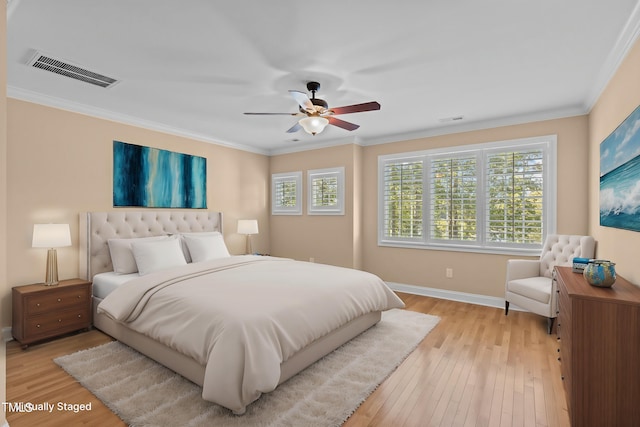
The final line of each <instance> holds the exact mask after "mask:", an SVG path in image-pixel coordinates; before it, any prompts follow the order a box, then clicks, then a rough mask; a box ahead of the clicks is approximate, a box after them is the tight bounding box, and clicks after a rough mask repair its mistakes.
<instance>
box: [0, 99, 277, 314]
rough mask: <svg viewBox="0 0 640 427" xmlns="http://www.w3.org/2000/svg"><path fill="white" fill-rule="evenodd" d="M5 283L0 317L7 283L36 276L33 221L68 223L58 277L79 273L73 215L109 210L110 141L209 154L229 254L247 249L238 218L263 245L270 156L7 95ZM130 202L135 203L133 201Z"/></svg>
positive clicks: (211, 195)
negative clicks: (249, 223) (247, 221)
mask: <svg viewBox="0 0 640 427" xmlns="http://www.w3.org/2000/svg"><path fill="white" fill-rule="evenodd" d="M8 123H9V126H8V138H7V139H8V150H7V151H8V158H9V159H10V162H9V164H8V168H7V173H8V179H7V182H8V194H7V203H8V206H9V208H8V215H7V222H8V224H11V227H9V229H8V234H7V242H8V245H9V247H11V251H9V253H8V255H7V262H8V266H9V267H8V269H7V281H6V283H7V285H6V287H5V289H4V292H3V295H2V324H4V325H9V324H10V323H11V317H10V313H11V302H10V288H11V287H12V286H16V285H21V284H27V283H34V282H42V281H43V280H44V274H45V260H46V251H45V250H41V249H37V248H31V234H32V230H33V224H34V223H46V222H54V223H55V222H61V223H69V224H70V225H71V237H72V241H73V246H72V247H69V248H60V249H58V264H59V275H60V279H66V278H72V277H76V276H77V275H78V214H79V213H80V212H83V211H104V210H111V209H113V197H112V196H113V189H112V180H113V175H112V173H113V171H112V169H113V160H112V159H113V140H118V141H123V142H128V143H132V144H138V145H145V146H151V147H156V148H160V149H167V150H172V151H177V152H181V153H187V154H195V155H198V156H204V157H206V158H207V204H208V209H209V210H220V211H222V212H224V224H225V240H226V242H227V245H228V246H229V250H230V251H231V252H232V253H236V254H240V253H244V251H245V239H244V236H240V235H238V234H236V224H237V220H238V219H241V218H255V219H258V223H259V226H260V234H259V235H257V236H254V240H253V244H254V248H256V250H259V251H265V252H266V251H268V250H269V243H268V242H269V227H268V226H266V225H267V224H268V222H269V212H268V207H269V203H268V194H269V188H268V185H269V182H268V175H269V158H268V157H267V156H263V155H259V154H253V153H248V152H245V151H240V150H235V149H231V148H227V147H222V146H218V145H213V144H210V143H205V142H199V141H194V140H190V139H187V138H181V137H177V136H173V135H168V134H164V133H160V132H154V131H150V130H147V129H142V128H138V127H134V126H128V125H124V124H120V123H116V122H112V121H108V120H102V119H98V118H94V117H89V116H85V115H81V114H76V113H71V112H68V111H64V110H60V109H55V108H49V107H45V106H42V105H38V104H33V103H28V102H24V101H19V100H15V99H11V98H10V99H8ZM134 209H135V208H134Z"/></svg>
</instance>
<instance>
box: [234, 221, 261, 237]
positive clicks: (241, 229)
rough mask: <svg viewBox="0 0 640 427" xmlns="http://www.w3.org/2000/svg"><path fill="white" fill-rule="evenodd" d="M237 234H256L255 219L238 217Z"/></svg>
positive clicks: (256, 224)
mask: <svg viewBox="0 0 640 427" xmlns="http://www.w3.org/2000/svg"><path fill="white" fill-rule="evenodd" d="M238 234H258V220H257V219H239V220H238Z"/></svg>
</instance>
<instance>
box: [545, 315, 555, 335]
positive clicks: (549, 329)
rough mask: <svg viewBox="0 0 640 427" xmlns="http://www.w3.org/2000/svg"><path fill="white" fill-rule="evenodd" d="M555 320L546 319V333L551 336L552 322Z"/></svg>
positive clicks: (551, 318)
mask: <svg viewBox="0 0 640 427" xmlns="http://www.w3.org/2000/svg"><path fill="white" fill-rule="evenodd" d="M554 320H556V318H555V317H549V318H547V333H548V334H549V335H551V330H552V329H553V322H554Z"/></svg>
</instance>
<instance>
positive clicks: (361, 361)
mask: <svg viewBox="0 0 640 427" xmlns="http://www.w3.org/2000/svg"><path fill="white" fill-rule="evenodd" d="M439 320H440V319H439V318H438V317H435V316H430V315H426V314H421V313H415V312H411V311H405V310H391V311H388V312H385V313H383V317H382V321H381V322H380V323H378V325H376V326H374V327H372V328H370V329H369V330H368V331H366V332H364V333H362V334H361V335H360V336H358V337H356V338H354V339H353V340H351V341H350V342H348V343H346V344H345V345H343V346H342V347H340V348H338V349H337V350H335V351H334V352H332V353H330V354H329V355H327V356H325V357H324V358H323V359H321V360H319V361H318V362H316V363H315V364H313V365H311V366H310V367H309V368H307V369H305V370H304V371H303V372H301V373H300V374H298V375H296V376H294V377H293V378H291V379H290V380H288V381H287V382H285V383H283V384H281V385H280V386H279V387H278V388H277V389H276V390H275V391H273V392H271V393H268V394H264V395H262V397H261V398H260V399H258V400H257V401H256V402H254V403H252V404H251V405H249V407H248V408H247V412H246V413H245V414H244V415H241V416H235V415H233V414H232V413H231V412H230V411H229V410H227V409H225V408H222V407H221V406H218V405H215V404H213V403H211V402H207V401H204V400H202V398H201V393H202V390H201V388H200V387H199V386H197V385H195V384H193V383H192V382H190V381H188V380H186V379H184V378H183V377H181V376H180V375H177V374H175V373H174V372H173V371H171V370H169V369H167V368H165V367H163V366H161V365H159V364H157V363H156V362H154V361H152V360H151V359H149V358H147V357H145V356H143V355H141V354H140V353H138V352H136V351H135V350H132V349H131V348H129V347H127V346H125V345H123V344H120V343H119V342H111V343H108V344H104V345H101V346H99V347H95V348H91V349H88V350H83V351H79V352H77V353H73V354H70V355H67V356H62V357H59V358H57V359H55V360H54V361H55V362H56V363H57V364H58V365H60V366H61V367H62V368H63V369H64V370H65V371H67V372H68V373H69V374H70V375H72V376H73V377H74V378H76V379H77V380H78V381H79V382H80V383H81V384H82V385H83V386H84V387H86V388H87V389H89V390H90V391H91V392H92V393H93V394H95V395H96V396H97V397H98V398H99V399H100V400H101V401H102V402H104V404H105V405H107V406H108V407H109V408H111V410H112V411H114V412H115V413H116V414H117V415H118V416H119V417H120V418H121V419H122V420H124V422H126V423H127V424H129V425H130V426H162V427H164V426H243V427H245V426H314V427H315V426H339V425H341V424H342V423H343V422H344V421H345V420H346V419H347V418H348V417H349V416H350V415H351V414H352V413H353V412H354V411H355V410H356V409H357V407H358V406H360V404H361V403H362V402H363V401H364V400H365V399H366V398H367V396H369V395H370V394H371V393H372V392H373V391H374V390H375V389H376V387H377V386H378V385H379V384H380V383H381V382H382V381H384V379H385V378H387V377H388V376H389V375H390V374H391V373H392V372H393V371H394V370H395V368H397V367H398V365H400V363H401V362H402V361H403V360H404V359H405V358H406V357H407V356H408V355H409V353H411V351H413V350H414V349H415V348H416V347H417V345H418V344H419V343H420V341H422V339H423V338H424V337H425V336H426V335H427V334H428V333H429V332H430V331H431V329H433V327H434V326H436V325H437V324H438V321H439Z"/></svg>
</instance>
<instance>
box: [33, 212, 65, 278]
mask: <svg viewBox="0 0 640 427" xmlns="http://www.w3.org/2000/svg"><path fill="white" fill-rule="evenodd" d="M31 246H32V247H34V248H48V249H49V250H48V252H47V274H46V277H45V281H44V284H45V285H46V286H55V285H57V284H58V254H57V252H56V249H55V248H61V247H63V246H71V232H70V231H69V224H34V225H33V241H32V242H31Z"/></svg>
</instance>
